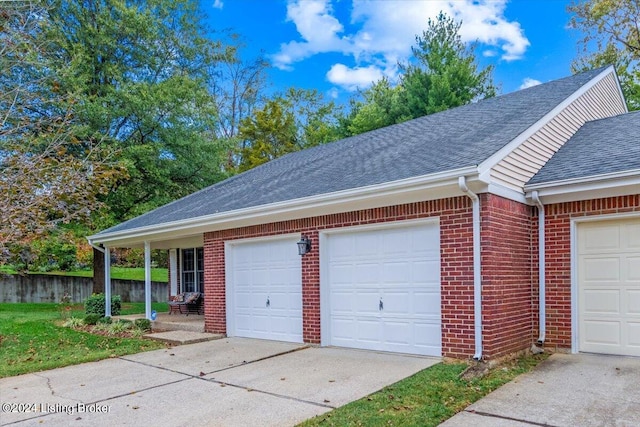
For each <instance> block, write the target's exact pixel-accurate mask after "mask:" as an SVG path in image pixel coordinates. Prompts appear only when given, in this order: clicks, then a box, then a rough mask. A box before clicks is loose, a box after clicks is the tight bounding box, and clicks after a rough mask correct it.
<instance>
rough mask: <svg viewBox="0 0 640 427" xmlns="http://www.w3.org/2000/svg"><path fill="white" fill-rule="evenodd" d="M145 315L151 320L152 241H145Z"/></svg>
mask: <svg viewBox="0 0 640 427" xmlns="http://www.w3.org/2000/svg"><path fill="white" fill-rule="evenodd" d="M144 316H145V317H146V318H147V319H149V320H151V243H149V242H144Z"/></svg>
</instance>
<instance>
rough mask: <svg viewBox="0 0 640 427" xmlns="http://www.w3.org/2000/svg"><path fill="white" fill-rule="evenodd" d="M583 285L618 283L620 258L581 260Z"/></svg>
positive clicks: (586, 258)
mask: <svg viewBox="0 0 640 427" xmlns="http://www.w3.org/2000/svg"><path fill="white" fill-rule="evenodd" d="M582 265H583V266H584V269H583V277H584V283H590V282H592V283H601V282H618V281H619V280H620V258H619V257H615V258H614V257H608V258H596V257H584V258H583V264H582Z"/></svg>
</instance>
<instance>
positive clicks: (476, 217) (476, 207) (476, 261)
mask: <svg viewBox="0 0 640 427" xmlns="http://www.w3.org/2000/svg"><path fill="white" fill-rule="evenodd" d="M458 186H459V187H460V190H461V191H462V192H463V193H464V194H466V195H467V196H469V198H470V199H471V207H472V216H473V318H474V327H475V354H474V356H473V358H474V359H475V360H482V271H481V269H480V268H481V258H480V198H479V197H478V195H477V194H475V193H474V192H473V191H471V190H470V189H469V187H467V180H466V179H465V177H464V176H461V177H459V178H458Z"/></svg>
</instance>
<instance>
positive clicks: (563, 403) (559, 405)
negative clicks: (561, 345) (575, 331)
mask: <svg viewBox="0 0 640 427" xmlns="http://www.w3.org/2000/svg"><path fill="white" fill-rule="evenodd" d="M441 426H442V427H468V426H473V427H532V426H547V427H572V426H575V427H605V426H607V427H608V426H611V427H637V426H640V358H637V357H620V356H605V355H596V354H554V355H552V356H551V357H550V358H549V359H547V360H546V361H545V362H543V363H542V364H540V365H539V366H538V367H537V368H536V369H534V370H533V371H532V372H530V373H528V374H524V375H522V376H520V377H518V378H516V379H515V380H514V381H512V382H510V383H509V384H506V385H505V386H503V387H501V388H499V389H498V390H496V391H494V392H493V393H491V394H489V395H487V396H486V397H484V398H483V399H481V400H479V401H478V402H476V403H474V404H473V405H471V406H469V407H468V408H467V409H466V410H464V411H463V412H461V413H459V414H457V415H456V416H454V417H453V418H450V419H449V420H448V421H446V422H444V423H443V424H441Z"/></svg>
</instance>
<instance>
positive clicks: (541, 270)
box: [531, 191, 547, 345]
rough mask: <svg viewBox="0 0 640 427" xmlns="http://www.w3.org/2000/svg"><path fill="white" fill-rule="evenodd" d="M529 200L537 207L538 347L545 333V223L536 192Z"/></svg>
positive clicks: (542, 206) (542, 209)
mask: <svg viewBox="0 0 640 427" xmlns="http://www.w3.org/2000/svg"><path fill="white" fill-rule="evenodd" d="M531 199H532V200H533V202H534V203H535V204H536V206H537V207H538V292H539V297H538V299H539V303H538V305H539V307H540V314H539V317H540V319H539V323H540V336H539V337H538V345H542V344H544V340H545V335H546V332H547V322H546V316H547V314H546V311H547V310H546V289H545V286H546V279H545V264H546V258H545V256H546V255H545V247H544V222H545V214H544V205H543V204H542V201H541V200H540V196H539V195H538V192H537V191H533V192H532V193H531Z"/></svg>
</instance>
